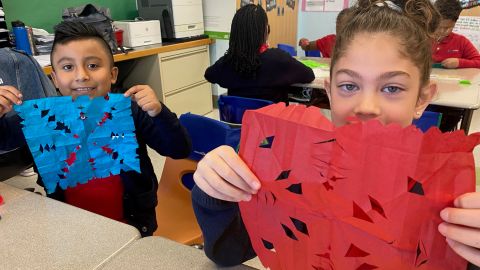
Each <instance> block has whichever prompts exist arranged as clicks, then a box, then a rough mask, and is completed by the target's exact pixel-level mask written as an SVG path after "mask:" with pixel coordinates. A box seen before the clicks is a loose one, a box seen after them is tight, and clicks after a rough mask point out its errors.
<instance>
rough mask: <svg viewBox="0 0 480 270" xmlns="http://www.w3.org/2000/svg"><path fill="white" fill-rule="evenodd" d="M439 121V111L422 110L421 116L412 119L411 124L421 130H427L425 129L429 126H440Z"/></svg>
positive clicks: (440, 115)
mask: <svg viewBox="0 0 480 270" xmlns="http://www.w3.org/2000/svg"><path fill="white" fill-rule="evenodd" d="M441 121H442V114H441V113H439V112H431V111H424V112H423V114H422V117H420V118H419V119H415V120H413V124H414V125H415V126H417V127H418V128H419V129H420V130H422V131H423V132H427V130H428V129H429V128H431V127H438V126H440V122H441Z"/></svg>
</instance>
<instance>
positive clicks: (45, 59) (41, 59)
mask: <svg viewBox="0 0 480 270" xmlns="http://www.w3.org/2000/svg"><path fill="white" fill-rule="evenodd" d="M33 58H35V60H37V62H38V64H40V66H41V67H46V66H50V54H41V55H34V56H33Z"/></svg>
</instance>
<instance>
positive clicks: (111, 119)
mask: <svg viewBox="0 0 480 270" xmlns="http://www.w3.org/2000/svg"><path fill="white" fill-rule="evenodd" d="M15 110H16V111H17V112H18V113H19V115H20V117H21V118H22V119H23V121H22V124H23V128H22V129H23V133H24V135H25V138H26V140H27V144H28V147H29V148H30V152H31V153H32V155H33V158H34V161H35V164H36V166H37V168H38V171H39V173H40V175H41V177H42V180H43V183H44V185H45V188H46V190H47V193H52V192H54V191H55V189H56V188H57V185H58V186H60V188H62V189H66V188H67V187H74V186H76V185H77V183H81V184H83V183H86V182H87V181H88V180H91V179H95V178H104V177H108V176H111V175H117V174H119V173H120V171H121V170H123V171H129V170H135V171H137V172H139V171H140V162H139V159H138V156H137V153H136V150H137V148H138V143H137V139H136V136H135V126H134V123H133V118H132V111H131V100H130V99H128V98H125V97H124V96H123V95H121V94H110V95H108V96H105V97H97V98H94V99H90V98H89V97H88V96H79V97H78V98H77V99H76V100H72V97H69V96H68V97H50V98H43V99H36V100H28V101H25V102H24V103H23V104H22V105H20V106H18V105H16V106H15Z"/></svg>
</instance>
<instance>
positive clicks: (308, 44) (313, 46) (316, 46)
mask: <svg viewBox="0 0 480 270" xmlns="http://www.w3.org/2000/svg"><path fill="white" fill-rule="evenodd" d="M349 10H350V9H349V8H346V9H344V10H342V11H340V13H338V15H337V22H336V25H335V31H336V33H337V34H338V33H340V31H341V29H342V28H343V26H344V25H345V24H346V23H347V22H348V14H349ZM335 37H336V36H335V35H334V34H331V35H327V36H324V37H322V38H320V39H317V40H315V41H310V40H308V39H307V38H302V39H300V41H299V42H298V46H300V47H302V49H303V50H304V51H316V50H318V51H320V53H321V54H322V57H325V58H330V57H331V56H332V52H333V46H335Z"/></svg>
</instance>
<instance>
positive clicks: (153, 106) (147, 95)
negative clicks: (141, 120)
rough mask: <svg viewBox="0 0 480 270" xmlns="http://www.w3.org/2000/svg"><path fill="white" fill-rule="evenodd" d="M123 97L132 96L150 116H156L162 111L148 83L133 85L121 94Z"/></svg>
mask: <svg viewBox="0 0 480 270" xmlns="http://www.w3.org/2000/svg"><path fill="white" fill-rule="evenodd" d="M123 95H124V96H125V97H130V96H131V97H132V100H133V101H135V102H137V104H138V106H139V107H140V108H142V110H143V111H144V112H146V113H148V115H150V117H155V116H157V115H158V114H159V113H160V112H161V111H162V104H161V103H160V101H158V98H157V95H155V92H154V91H153V89H152V88H151V87H150V86H148V85H135V86H132V87H131V88H130V89H128V90H127V92H125V94H123Z"/></svg>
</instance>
